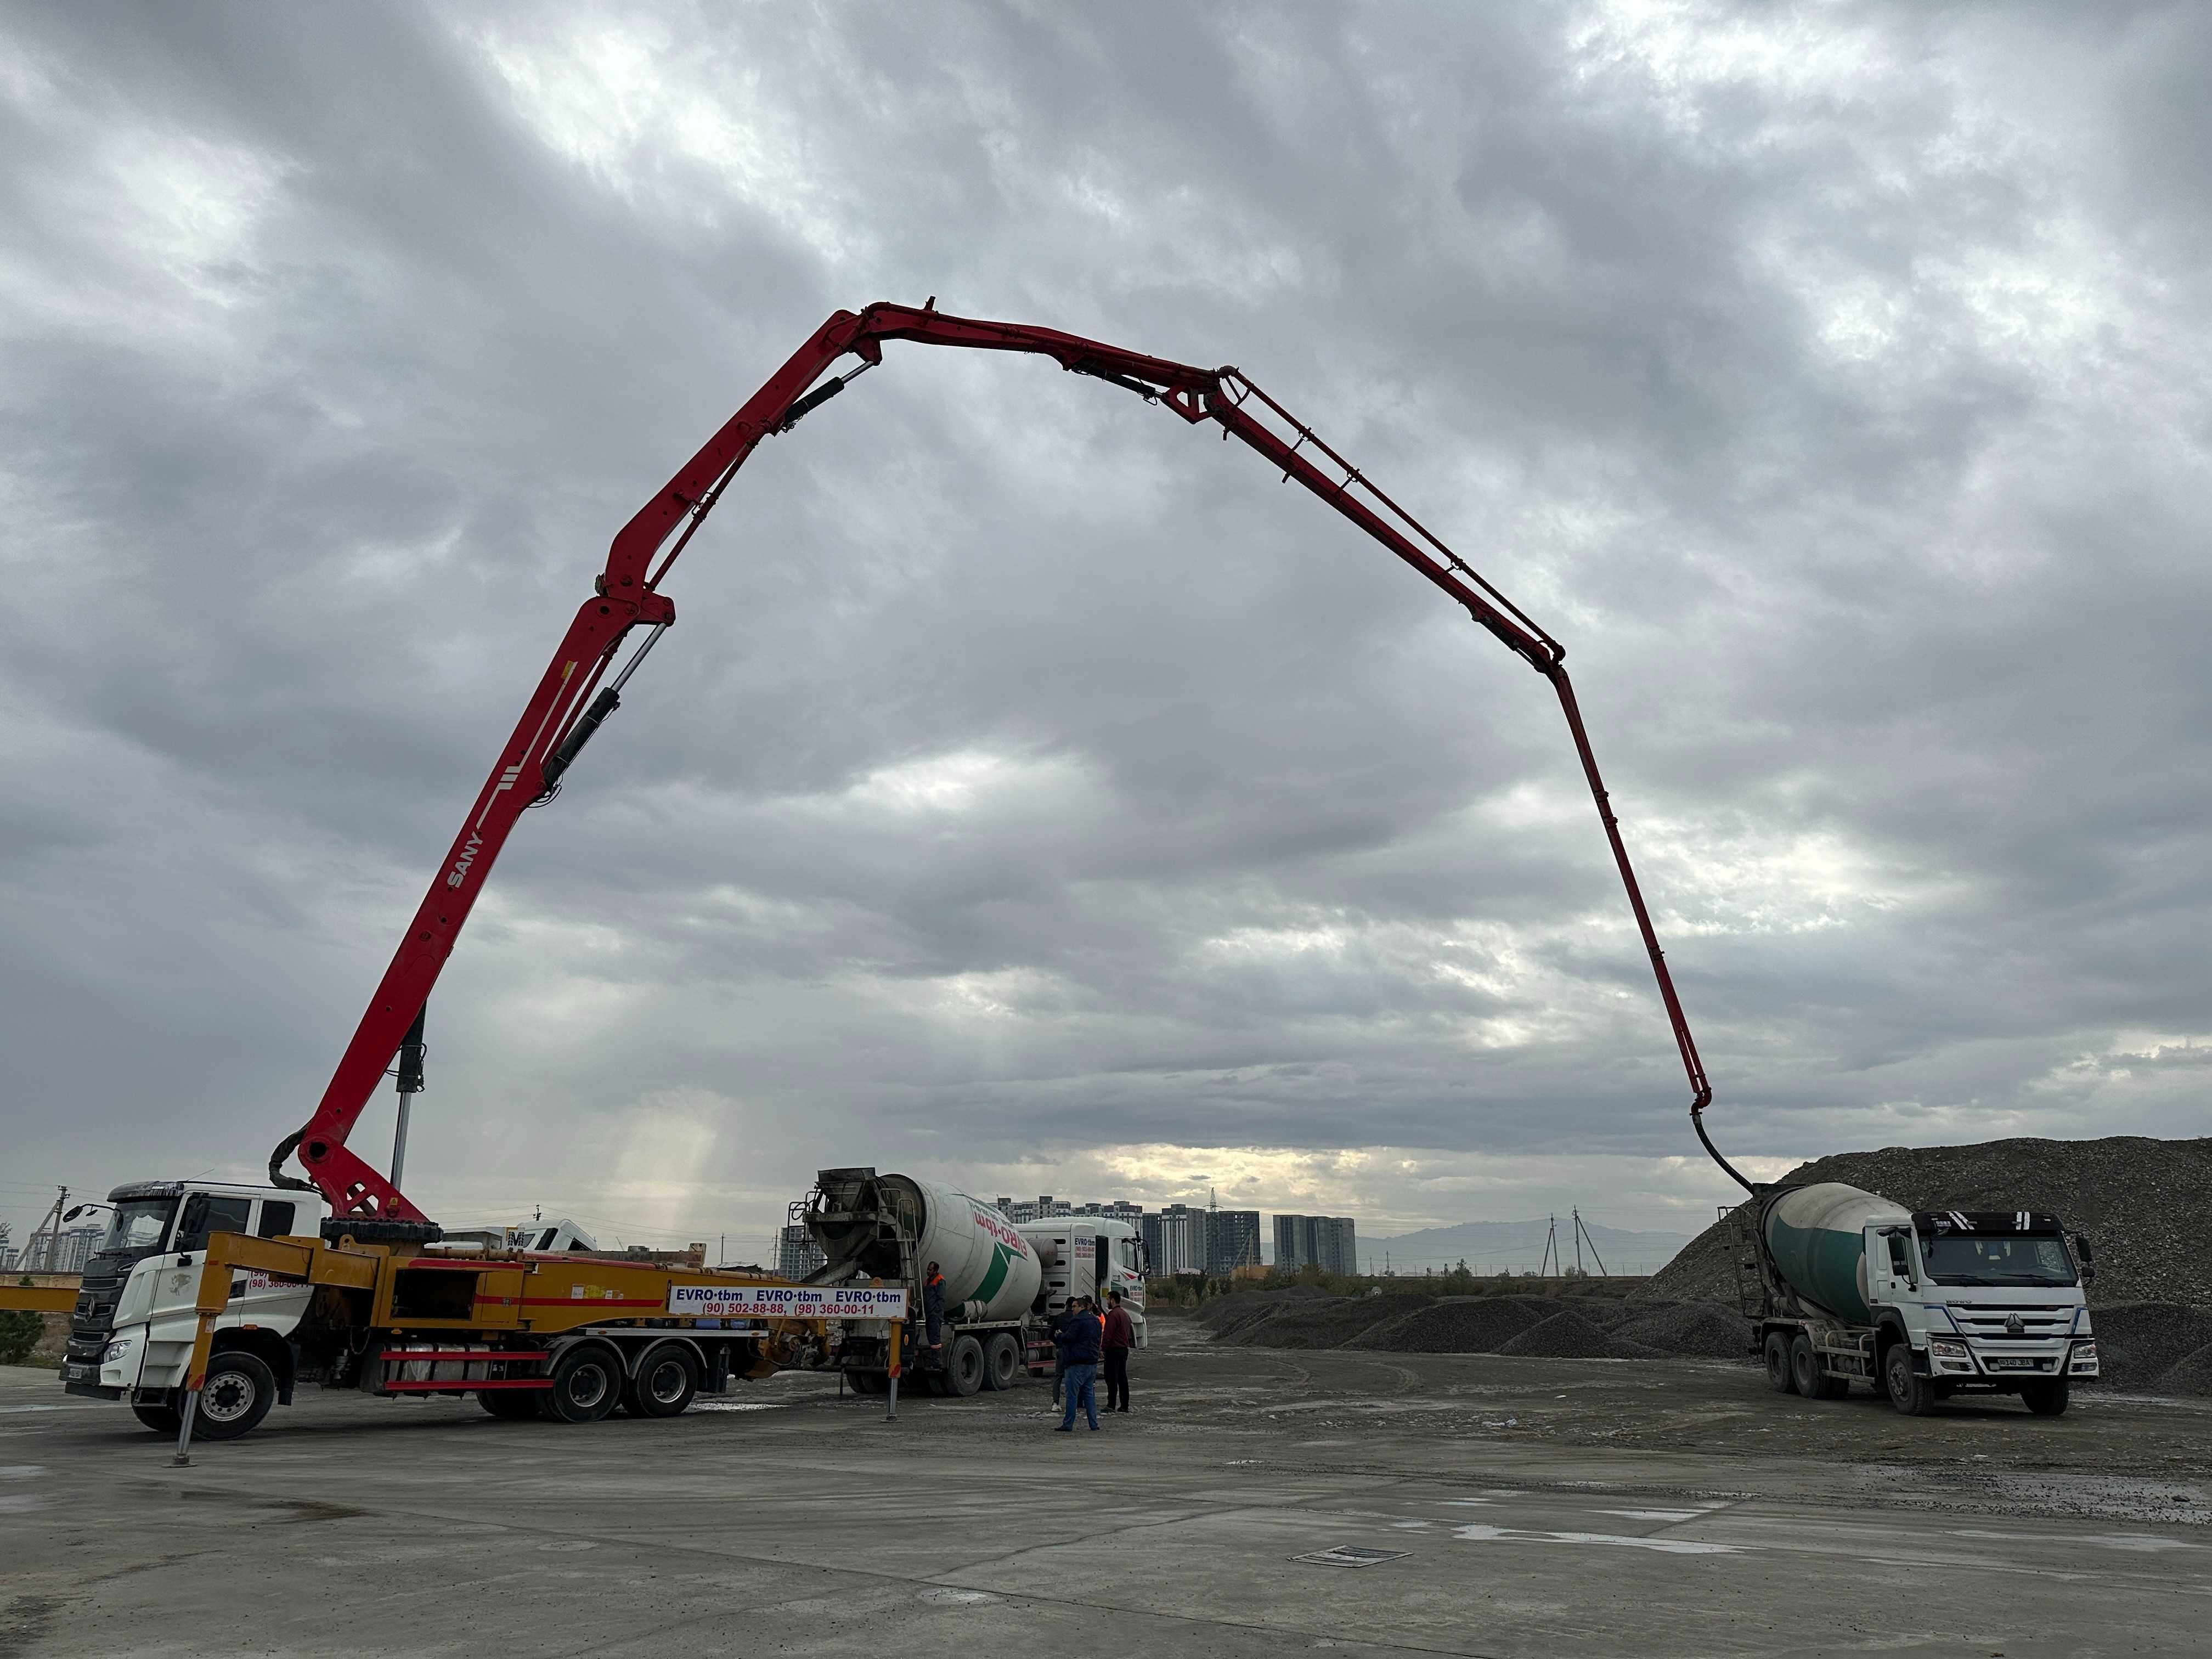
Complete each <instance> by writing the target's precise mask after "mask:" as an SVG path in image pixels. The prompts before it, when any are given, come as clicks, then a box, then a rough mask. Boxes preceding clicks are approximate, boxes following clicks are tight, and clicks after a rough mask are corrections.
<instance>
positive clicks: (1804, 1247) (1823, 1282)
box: [1766, 1216, 1874, 1325]
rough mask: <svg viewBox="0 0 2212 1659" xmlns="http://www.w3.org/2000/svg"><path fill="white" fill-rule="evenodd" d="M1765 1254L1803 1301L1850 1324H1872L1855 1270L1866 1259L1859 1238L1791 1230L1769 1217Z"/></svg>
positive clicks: (1817, 1229) (1810, 1229)
mask: <svg viewBox="0 0 2212 1659" xmlns="http://www.w3.org/2000/svg"><path fill="white" fill-rule="evenodd" d="M1766 1248H1767V1249H1769V1250H1771V1251H1772V1252H1773V1255H1774V1265H1775V1267H1778V1269H1780V1270H1781V1273H1782V1277H1783V1278H1784V1280H1786V1281H1787V1282H1788V1283H1789V1285H1790V1288H1791V1289H1793V1290H1795V1291H1796V1292H1797V1293H1798V1295H1800V1296H1802V1297H1804V1298H1805V1300H1807V1301H1808V1302H1812V1303H1815V1304H1818V1305H1820V1307H1823V1308H1826V1310H1828V1311H1829V1312H1830V1313H1832V1314H1838V1315H1840V1316H1842V1317H1844V1318H1845V1319H1848V1320H1850V1321H1851V1322H1853V1323H1855V1324H1860V1325H1865V1324H1869V1323H1871V1322H1873V1319H1874V1314H1873V1312H1872V1310H1869V1308H1868V1306H1867V1304H1866V1298H1865V1297H1863V1296H1862V1295H1861V1294H1860V1292H1859V1267H1860V1264H1861V1263H1862V1262H1863V1261H1864V1260H1865V1259H1866V1240H1865V1238H1864V1237H1863V1235H1861V1234H1858V1233H1845V1232H1836V1231H1831V1230H1830V1229H1828V1228H1826V1227H1793V1226H1791V1225H1790V1224H1789V1223H1788V1222H1786V1221H1784V1220H1783V1219H1782V1218H1781V1217H1779V1216H1774V1217H1771V1218H1769V1219H1768V1221H1767V1224H1766Z"/></svg>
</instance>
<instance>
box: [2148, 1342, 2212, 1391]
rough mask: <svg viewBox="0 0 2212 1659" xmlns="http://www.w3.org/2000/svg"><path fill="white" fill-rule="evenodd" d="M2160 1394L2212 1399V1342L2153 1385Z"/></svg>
mask: <svg viewBox="0 0 2212 1659" xmlns="http://www.w3.org/2000/svg"><path fill="white" fill-rule="evenodd" d="M2153 1386H2154V1391H2155V1392H2156V1393H2159V1394H2180V1395H2195V1396H2197V1398H2198V1399H2200V1400H2201V1399H2212V1342H2208V1343H2207V1344H2205V1346H2203V1347H2201V1348H2199V1349H2198V1350H2197V1352H2195V1353H2193V1354H2191V1355H2190V1356H2189V1358H2186V1359H2185V1360H2183V1361H2182V1362H2181V1363H2180V1364H2179V1365H2176V1366H2175V1367H2174V1368H2173V1369H2172V1370H2170V1371H2168V1372H2166V1374H2165V1375H2164V1376H2161V1377H2160V1378H2159V1379H2158V1382H2157V1383H2155V1384H2154V1385H2153Z"/></svg>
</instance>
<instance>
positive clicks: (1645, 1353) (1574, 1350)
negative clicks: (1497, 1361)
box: [1497, 1312, 1667, 1359]
mask: <svg viewBox="0 0 2212 1659" xmlns="http://www.w3.org/2000/svg"><path fill="white" fill-rule="evenodd" d="M1497 1352H1499V1353H1501V1354H1527V1355H1529V1356H1532V1357H1534V1358H1544V1359H1662V1358H1666V1357H1667V1356H1665V1355H1663V1354H1662V1353H1661V1352H1659V1350H1658V1349H1656V1348H1647V1347H1645V1346H1644V1345H1643V1344H1642V1343H1640V1342H1624V1341H1623V1340H1621V1339H1620V1338H1619V1337H1617V1336H1613V1335H1609V1334H1607V1333H1606V1332H1605V1331H1603V1330H1602V1329H1601V1328H1599V1327H1597V1326H1595V1325H1594V1324H1592V1323H1591V1322H1589V1320H1587V1319H1584V1318H1583V1316H1581V1315H1580V1314H1577V1313H1572V1312H1562V1313H1556V1314H1553V1316H1551V1317H1550V1318H1549V1319H1547V1320H1546V1321H1544V1322H1543V1323H1542V1324H1541V1325H1531V1326H1530V1327H1529V1328H1528V1329H1527V1330H1525V1331H1523V1332H1522V1333H1521V1334H1520V1335H1518V1336H1516V1337H1515V1338H1513V1340H1510V1342H1501V1343H1499V1344H1498V1348H1497Z"/></svg>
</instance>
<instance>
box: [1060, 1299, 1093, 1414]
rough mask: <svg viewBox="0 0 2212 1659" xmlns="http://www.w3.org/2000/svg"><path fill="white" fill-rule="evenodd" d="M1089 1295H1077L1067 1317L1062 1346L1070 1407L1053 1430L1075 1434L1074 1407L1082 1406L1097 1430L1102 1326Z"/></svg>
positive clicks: (1068, 1404)
mask: <svg viewBox="0 0 2212 1659" xmlns="http://www.w3.org/2000/svg"><path fill="white" fill-rule="evenodd" d="M1089 1301H1090V1298H1089V1297H1081V1298H1079V1299H1078V1302H1077V1304H1076V1305H1075V1306H1074V1307H1073V1308H1072V1309H1071V1310H1069V1313H1068V1317H1067V1346H1066V1348H1065V1349H1064V1350H1062V1352H1065V1353H1066V1355H1067V1376H1066V1387H1067V1407H1066V1411H1065V1412H1064V1413H1062V1414H1061V1417H1060V1426H1059V1427H1058V1428H1056V1429H1054V1431H1053V1432H1054V1434H1072V1433H1073V1432H1074V1431H1075V1408H1076V1407H1077V1406H1078V1405H1081V1406H1082V1407H1083V1410H1084V1414H1085V1416H1086V1417H1088V1418H1089V1419H1091V1432H1092V1433H1094V1434H1095V1433H1097V1431H1098V1351H1099V1337H1100V1334H1101V1333H1102V1331H1103V1326H1102V1325H1101V1324H1100V1322H1099V1318H1098V1313H1097V1310H1096V1309H1095V1308H1093V1307H1091V1306H1089V1305H1088V1304H1089Z"/></svg>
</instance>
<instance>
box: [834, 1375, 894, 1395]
mask: <svg viewBox="0 0 2212 1659" xmlns="http://www.w3.org/2000/svg"><path fill="white" fill-rule="evenodd" d="M845 1381H846V1383H848V1385H849V1386H850V1387H851V1389H852V1390H853V1392H854V1394H889V1393H890V1391H891V1378H890V1372H889V1371H847V1372H846V1373H845Z"/></svg>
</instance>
